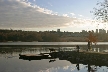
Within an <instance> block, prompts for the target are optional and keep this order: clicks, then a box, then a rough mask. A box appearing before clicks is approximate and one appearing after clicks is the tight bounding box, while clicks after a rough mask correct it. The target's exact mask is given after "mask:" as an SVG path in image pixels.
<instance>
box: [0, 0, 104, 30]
mask: <svg viewBox="0 0 108 72" xmlns="http://www.w3.org/2000/svg"><path fill="white" fill-rule="evenodd" d="M98 1H99V2H100V1H104V0H0V29H20V30H33V31H48V30H49V31H52V30H54V31H56V30H57V29H60V30H61V31H68V32H78V31H82V30H95V29H97V28H102V29H105V28H106V27H105V26H104V25H103V24H99V23H97V22H94V20H93V17H94V16H93V14H92V13H90V11H93V8H94V7H96V4H97V2H98Z"/></svg>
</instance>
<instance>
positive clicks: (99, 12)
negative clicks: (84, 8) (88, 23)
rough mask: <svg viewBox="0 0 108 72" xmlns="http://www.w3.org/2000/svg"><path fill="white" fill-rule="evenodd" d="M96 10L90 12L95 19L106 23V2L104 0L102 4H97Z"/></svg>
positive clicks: (107, 0) (107, 20)
mask: <svg viewBox="0 0 108 72" xmlns="http://www.w3.org/2000/svg"><path fill="white" fill-rule="evenodd" d="M97 5H98V6H99V7H98V8H94V11H91V12H92V13H93V15H94V16H95V19H97V20H99V21H102V22H108V0H104V1H103V2H98V3H97Z"/></svg>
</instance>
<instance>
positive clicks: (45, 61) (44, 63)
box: [0, 42, 108, 72]
mask: <svg viewBox="0 0 108 72" xmlns="http://www.w3.org/2000/svg"><path fill="white" fill-rule="evenodd" d="M12 45H14V46H12ZM22 45H24V46H22ZM29 45H30V46H29ZM31 45H32V46H31ZM68 45H69V46H68ZM76 45H79V46H80V49H81V50H86V48H87V43H86V42H7V43H3V42H2V43H0V72H107V71H108V67H107V65H103V66H97V65H95V64H93V65H92V64H90V63H88V64H84V63H76V62H74V60H68V59H67V58H66V59H65V58H63V57H61V56H62V55H61V56H58V57H53V58H50V57H48V58H43V57H41V58H38V59H37V58H35V59H34V58H33V59H32V58H31V59H28V58H26V59H24V58H21V57H20V56H19V54H22V55H23V54H29V55H32V54H33V55H36V54H41V53H50V51H49V49H50V48H54V49H57V52H58V53H59V51H58V49H60V50H61V51H63V52H67V51H73V50H74V49H75V46H76ZM92 48H93V50H92V51H97V52H103V51H104V50H107V49H108V42H105V43H104V42H99V43H98V44H97V45H93V46H92Z"/></svg>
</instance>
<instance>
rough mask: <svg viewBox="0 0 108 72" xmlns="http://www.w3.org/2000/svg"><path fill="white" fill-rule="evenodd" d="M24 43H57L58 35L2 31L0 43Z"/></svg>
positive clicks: (0, 32) (0, 30)
mask: <svg viewBox="0 0 108 72" xmlns="http://www.w3.org/2000/svg"><path fill="white" fill-rule="evenodd" d="M6 41H23V42H31V41H38V42H57V41H59V36H58V34H54V33H50V32H36V31H22V30H12V29H11V30H6V29H5V30H4V29H0V42H6Z"/></svg>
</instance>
